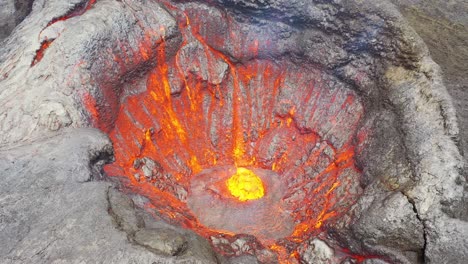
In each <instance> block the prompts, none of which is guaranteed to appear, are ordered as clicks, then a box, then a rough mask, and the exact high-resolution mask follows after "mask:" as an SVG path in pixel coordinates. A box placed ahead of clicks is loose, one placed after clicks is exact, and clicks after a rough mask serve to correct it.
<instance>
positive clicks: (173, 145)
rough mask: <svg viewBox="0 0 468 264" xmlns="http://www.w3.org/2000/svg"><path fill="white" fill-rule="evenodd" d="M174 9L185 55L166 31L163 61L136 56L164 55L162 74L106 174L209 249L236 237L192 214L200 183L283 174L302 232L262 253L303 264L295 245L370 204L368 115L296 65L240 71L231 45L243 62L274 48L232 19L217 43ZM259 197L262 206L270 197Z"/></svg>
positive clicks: (93, 111)
mask: <svg viewBox="0 0 468 264" xmlns="http://www.w3.org/2000/svg"><path fill="white" fill-rule="evenodd" d="M167 7H168V9H169V10H172V11H173V12H174V13H175V15H176V16H177V17H179V18H183V19H179V21H180V22H179V23H180V24H179V28H180V30H181V32H182V36H183V43H182V46H181V47H180V49H179V51H178V52H177V54H176V55H175V56H173V57H169V56H167V54H166V41H165V39H164V29H158V30H159V33H160V34H162V36H161V40H160V41H161V44H160V45H159V47H158V49H157V50H151V49H149V48H148V47H151V45H148V44H147V43H141V44H140V45H139V47H137V48H136V49H137V50H136V52H135V54H140V55H141V56H142V57H144V58H150V57H152V56H153V55H154V57H155V58H156V62H157V63H156V66H155V67H154V68H153V69H152V70H151V72H150V73H149V75H148V77H147V80H146V90H144V91H142V92H139V93H135V94H131V95H128V96H127V97H126V98H125V99H124V100H123V101H122V102H121V105H120V109H119V111H118V112H119V113H118V116H117V118H116V120H115V124H113V126H112V128H110V129H108V130H105V131H107V132H108V133H109V136H110V138H111V140H112V142H113V144H114V149H115V160H116V161H115V163H113V164H111V165H107V166H106V167H105V171H106V172H107V174H108V175H110V176H116V177H123V179H124V180H123V181H122V182H123V183H124V185H125V186H126V188H128V190H129V191H130V192H133V193H138V194H141V195H143V196H145V197H147V198H148V199H149V201H150V202H149V203H147V205H146V206H147V209H148V210H149V211H152V212H154V213H155V217H161V218H163V219H165V220H166V221H170V222H171V223H174V224H179V225H181V226H183V227H186V228H190V229H193V230H194V231H196V232H198V233H199V234H201V235H203V236H205V237H207V238H210V237H213V236H218V235H222V236H229V237H234V236H235V234H227V233H226V234H220V232H219V230H214V229H210V228H207V227H205V226H203V225H202V224H200V222H199V221H198V219H197V218H196V217H195V216H194V215H193V213H192V212H191V211H190V210H189V208H188V207H187V204H186V201H187V195H188V191H189V186H190V180H191V179H192V177H193V176H194V175H196V174H197V173H199V172H200V171H202V170H204V169H208V168H212V167H216V166H236V167H257V168H261V169H265V170H271V171H274V172H275V173H277V174H278V175H280V178H281V181H282V184H283V186H284V187H285V188H287V192H286V195H285V196H284V197H282V199H281V203H282V205H281V208H283V209H281V210H285V212H286V213H288V214H289V215H291V217H292V218H293V219H294V224H295V227H294V231H293V233H292V235H291V236H289V237H285V238H284V239H282V240H281V241H279V240H278V241H260V242H261V244H262V245H263V247H264V248H267V249H268V250H271V251H274V252H276V254H277V255H278V258H279V260H280V262H281V263H298V258H299V256H298V253H297V252H296V251H295V248H294V246H291V245H296V246H297V245H298V243H301V242H303V241H304V240H306V239H308V238H309V237H310V236H312V235H316V234H318V233H320V232H322V229H323V227H324V226H325V225H326V224H327V223H330V224H331V223H333V221H335V220H336V219H337V218H338V217H339V216H340V215H342V214H344V213H346V212H347V211H348V209H349V207H350V206H351V205H353V204H354V202H355V201H356V199H357V197H359V195H360V191H361V190H360V187H359V177H360V174H361V172H360V170H359V169H357V168H356V167H355V165H354V155H355V147H354V143H355V135H356V133H357V129H358V123H359V121H360V119H361V116H362V114H363V108H362V105H361V104H360V102H359V100H358V98H357V96H356V95H355V93H354V92H352V91H351V90H349V89H345V88H336V89H330V88H329V83H327V80H325V79H326V78H324V77H323V75H324V73H323V72H322V71H321V70H319V69H312V68H311V69H307V70H305V69H304V68H301V67H299V66H297V65H295V64H293V63H291V62H288V61H287V60H283V61H276V62H273V61H270V60H264V59H258V58H257V59H253V60H250V61H247V62H244V63H236V62H235V61H233V60H232V58H231V57H230V56H227V55H225V54H224V53H222V52H220V51H219V50H217V49H214V48H213V47H212V45H211V44H209V43H215V44H216V45H222V43H224V42H225V41H230V45H232V46H235V47H239V48H238V49H236V50H235V52H236V53H243V52H250V53H252V54H258V52H259V49H260V48H261V47H265V45H269V44H268V41H265V40H259V39H247V38H244V37H243V36H242V34H241V32H240V29H239V28H237V27H236V24H235V23H234V22H233V21H231V20H230V18H229V17H227V18H226V17H225V18H223V19H226V20H227V21H226V24H227V25H229V27H230V28H229V31H228V32H230V35H231V38H230V39H229V40H227V39H226V38H223V37H217V36H216V34H213V35H211V38H210V39H209V41H208V40H207V39H206V34H209V33H207V32H205V31H206V28H207V26H206V21H203V18H204V17H205V16H206V15H208V14H204V13H203V12H204V11H203V10H197V9H193V10H192V9H190V8H189V7H187V8H186V9H185V10H179V9H177V8H175V7H173V6H170V5H168V4H167ZM233 43H234V44H233ZM227 44H228V43H227ZM123 53H124V52H122V54H116V55H115V58H116V60H125V55H123ZM140 55H139V56H140ZM84 101H85V103H86V106H87V108H88V110H89V112H90V115H91V116H92V117H93V119H95V120H96V123H97V124H99V120H100V115H102V113H100V112H99V109H98V108H96V105H95V104H96V103H95V101H94V99H93V98H92V96H91V95H89V94H86V95H85V98H84ZM101 119H102V118H101ZM360 137H365V134H364V133H361V134H360ZM337 138H338V139H337ZM359 140H364V139H363V138H359ZM241 182H242V181H241ZM244 183H246V181H245V179H244ZM249 184H250V183H249ZM250 187H251V186H250ZM250 187H248V188H244V187H242V188H241V189H243V190H244V191H245V190H246V189H248V190H255V192H256V191H258V190H260V187H258V182H257V185H256V187H255V188H253V187H252V188H250ZM262 190H263V189H262ZM267 191H268V190H267ZM259 193H261V191H259ZM231 194H233V195H234V196H236V197H238V198H239V199H240V200H241V201H242V200H243V199H245V200H249V199H250V198H249V197H250V196H248V195H247V196H241V197H244V198H241V197H239V196H237V195H236V194H234V193H233V192H232V191H231ZM257 195H258V196H255V197H256V198H254V199H258V198H260V197H262V196H263V194H262V195H259V194H257ZM246 197H247V198H246ZM278 208H280V207H278ZM227 217H229V216H227ZM252 217H255V216H252ZM258 228H269V227H258ZM285 244H288V245H289V246H287V247H286V246H285ZM215 248H216V245H215ZM220 251H222V250H220ZM223 253H225V252H223ZM226 254H228V253H226Z"/></svg>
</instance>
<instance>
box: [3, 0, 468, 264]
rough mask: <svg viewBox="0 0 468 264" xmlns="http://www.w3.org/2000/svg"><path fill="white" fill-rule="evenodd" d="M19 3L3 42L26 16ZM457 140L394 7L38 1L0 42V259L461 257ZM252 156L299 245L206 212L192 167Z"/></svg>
mask: <svg viewBox="0 0 468 264" xmlns="http://www.w3.org/2000/svg"><path fill="white" fill-rule="evenodd" d="M396 2H398V3H400V4H401V2H402V1H396ZM12 3H13V1H4V2H2V4H1V5H0V6H1V7H2V11H1V12H6V13H8V14H13V16H14V17H15V22H14V23H13V22H7V23H5V20H4V17H5V16H3V15H2V17H1V20H0V27H2V26H3V28H6V29H7V30H5V31H4V32H6V33H3V34H4V35H7V34H9V32H10V31H11V29H12V27H14V26H15V25H16V24H17V23H19V21H20V20H21V19H22V17H24V16H25V15H26V14H27V13H28V12H29V11H28V8H25V9H22V8H17V7H13V4H12ZM16 3H20V2H18V1H16ZM21 3H23V2H21ZM27 6H30V5H27ZM3 7H6V8H5V9H4V8H3ZM13 10H15V11H13ZM21 10H26V11H21ZM15 12H17V13H15ZM20 13H21V14H20ZM8 17H11V15H8ZM423 36H426V39H430V38H428V35H427V34H423ZM0 37H1V36H0ZM431 46H434V45H431ZM169 68H170V69H169ZM459 109H464V108H463V107H461V108H459ZM239 113H241V114H239ZM462 124H464V122H462ZM83 127H95V128H98V129H100V130H101V131H102V132H104V133H105V134H107V135H108V136H109V137H110V140H111V141H112V144H111V141H109V139H108V138H107V137H106V136H105V135H104V134H102V133H100V132H97V131H96V130H92V129H83ZM459 142H460V139H459V128H458V122H457V117H456V113H455V108H454V106H453V101H452V99H451V97H450V96H449V94H448V92H447V90H446V87H445V86H444V82H443V78H442V74H441V70H440V68H439V66H438V65H437V64H435V63H434V61H433V60H432V58H431V57H430V54H429V50H428V49H427V46H426V45H425V44H424V42H423V40H422V39H421V38H420V37H419V36H418V35H417V34H416V32H415V31H414V30H413V29H412V28H411V27H410V26H409V24H408V23H407V22H406V21H405V20H404V18H403V17H402V16H401V14H400V13H399V12H398V11H397V10H396V9H395V8H394V6H393V5H391V4H390V3H388V2H387V1H383V0H373V1H370V0H364V1H339V0H336V1H322V0H312V1H303V0H297V1H285V0H271V1H245V0H217V1H201V0H200V1H161V2H157V1H136V0H125V1H111V0H100V1H93V0H89V1H88V0H67V1H63V0H60V1H59V0H54V1H44V0H37V1H35V3H34V5H32V10H31V12H30V14H29V15H28V16H27V17H26V18H25V19H24V20H23V21H22V22H21V23H20V24H19V25H18V26H17V27H16V28H15V29H14V30H13V31H12V34H11V35H10V36H9V37H8V38H6V39H5V40H4V41H3V42H2V45H1V47H0V176H1V177H0V178H2V184H1V185H0V208H1V211H0V241H1V242H0V257H1V258H2V259H4V260H5V262H6V263H49V262H67V263H79V262H83V261H85V262H112V263H121V262H125V263H126V262H132V261H134V262H141V263H152V262H155V263H180V262H182V263H217V262H218V261H219V260H224V259H226V261H229V259H231V261H232V262H235V261H238V262H240V263H242V262H243V261H244V262H245V261H254V260H253V259H254V258H255V259H256V260H255V261H258V262H260V263H262V262H263V263H272V262H275V261H276V258H278V259H279V261H283V262H285V261H288V260H291V261H299V259H301V260H302V262H304V263H320V262H327V261H330V259H334V260H336V259H337V258H338V259H339V258H341V259H342V260H345V259H348V260H349V262H351V263H352V262H353V261H354V260H356V261H357V260H358V259H361V260H362V259H364V263H385V262H394V263H421V262H425V263H465V262H466V260H467V259H468V248H467V245H468V241H467V239H468V222H467V220H468V217H467V216H468V214H467V213H466V189H467V187H466V178H465V175H464V173H465V171H464V160H463V158H462V155H461V148H460V144H459ZM239 146H241V147H239ZM236 147H239V148H236ZM239 157H240V158H239ZM113 161H115V162H114V163H113V164H112V165H106V170H105V171H103V168H102V167H103V165H104V164H106V163H111V162H113ZM238 161H241V162H243V163H246V164H249V165H250V164H253V165H255V166H258V167H260V168H262V169H268V170H272V171H275V173H277V174H278V175H279V177H280V178H281V180H282V181H283V183H284V184H283V185H284V186H283V187H284V188H285V189H287V191H286V192H285V193H286V194H285V195H284V197H281V199H280V200H281V201H280V202H281V205H282V206H283V205H284V208H285V209H284V210H283V207H281V212H283V211H284V212H286V213H289V214H290V215H291V216H292V217H293V218H294V220H295V222H294V224H295V229H294V232H288V234H287V235H289V234H290V233H291V235H290V236H289V237H285V238H284V237H283V236H281V238H284V239H277V238H276V237H275V236H272V237H273V238H274V239H272V240H275V239H276V240H275V241H266V242H265V243H264V244H265V245H261V243H260V242H258V241H257V240H256V239H255V238H252V239H251V240H248V242H249V243H250V244H248V245H247V244H245V243H243V241H247V240H242V238H239V237H237V235H239V234H227V233H226V234H224V233H222V232H221V233H220V232H218V231H219V230H218V231H217V230H207V228H206V227H204V226H203V225H202V224H200V222H199V221H198V219H197V218H196V217H195V216H194V215H193V214H191V212H190V210H189V209H188V208H187V197H188V196H189V193H188V190H189V187H190V186H189V185H190V180H191V179H192V178H193V175H196V174H197V173H198V172H200V171H202V169H207V167H208V169H209V168H212V167H213V166H214V165H215V164H216V165H230V166H234V164H235V165H239V164H238ZM104 180H106V181H104ZM107 180H109V181H107ZM213 199H214V198H213ZM220 204H223V203H222V199H221V202H220ZM252 215H254V214H252ZM218 216H219V217H220V219H221V220H220V221H222V219H223V217H230V216H229V215H228V216H223V215H218ZM246 217H247V216H246ZM290 222H292V221H290ZM181 226H182V227H185V228H191V229H193V231H191V230H186V229H183V228H181ZM263 228H269V227H263ZM195 232H198V233H199V234H201V235H203V236H204V237H205V238H215V239H218V240H219V241H222V242H223V243H221V242H220V243H213V246H214V250H216V251H217V253H215V252H214V251H213V248H212V247H211V246H210V244H209V243H208V241H207V240H206V239H205V238H202V237H201V236H199V235H197V234H195ZM213 233H214V234H213ZM242 235H246V236H252V234H242ZM318 237H320V240H319V238H318ZM215 239H211V242H213V241H214V240H215ZM235 241H237V242H235ZM308 241H311V242H310V243H309V242H308ZM224 242H225V243H224ZM298 249H303V250H302V251H300V252H299V251H298ZM243 250H244V251H245V252H244V251H243ZM243 253H248V254H252V255H255V257H252V258H250V257H240V258H238V259H237V260H236V259H235V258H229V257H234V256H236V257H237V255H240V254H243ZM217 254H225V255H228V256H229V257H218V256H217ZM341 259H340V260H341ZM350 259H353V260H350ZM337 261H338V260H337Z"/></svg>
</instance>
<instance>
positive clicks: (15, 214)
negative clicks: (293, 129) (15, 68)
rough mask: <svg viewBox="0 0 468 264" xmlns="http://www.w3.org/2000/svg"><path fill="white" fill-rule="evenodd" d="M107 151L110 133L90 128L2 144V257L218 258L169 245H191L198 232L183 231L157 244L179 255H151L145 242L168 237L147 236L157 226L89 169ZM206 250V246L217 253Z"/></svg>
mask: <svg viewBox="0 0 468 264" xmlns="http://www.w3.org/2000/svg"><path fill="white" fill-rule="evenodd" d="M64 153H68V155H64ZM110 155H111V145H110V143H109V141H108V139H107V138H106V137H105V136H104V135H103V134H101V133H100V132H98V131H97V130H91V129H78V130H74V131H69V132H66V133H61V134H59V135H58V136H56V137H53V138H49V139H45V140H43V141H42V142H41V143H35V144H32V145H28V146H21V147H18V148H14V149H9V150H2V151H1V152H0V176H1V178H2V185H1V186H0V188H1V192H0V193H1V194H0V208H1V211H0V220H1V225H0V241H1V242H0V258H1V259H2V263H83V262H86V263H200V264H201V263H203V264H204V263H216V260H215V258H213V257H211V259H207V258H203V257H200V256H201V255H200V254H198V255H197V256H195V255H194V254H192V255H185V254H184V252H183V251H179V250H177V251H173V250H174V248H177V249H180V248H181V246H183V249H184V250H185V251H187V252H188V251H190V250H193V249H190V248H187V245H186V243H185V242H184V241H185V240H193V239H198V238H196V237H195V235H193V234H192V235H188V234H187V233H183V232H185V231H179V235H178V236H171V237H170V238H169V239H168V240H169V241H172V242H174V243H173V244H167V245H166V247H165V248H164V249H163V250H161V249H160V248H158V249H160V250H161V251H164V250H167V251H168V253H170V254H171V255H175V253H177V255H178V256H177V258H174V257H172V258H165V257H163V256H161V255H155V254H154V253H152V252H151V251H150V250H147V249H146V248H145V247H152V246H153V244H154V243H167V241H166V240H165V239H163V238H161V237H159V238H160V239H159V240H157V239H156V238H157V237H158V236H157V235H155V237H148V236H147V235H148V234H154V229H145V227H144V225H145V223H144V222H143V220H142V219H140V220H138V218H137V217H136V216H135V215H136V212H135V208H134V206H133V202H132V201H131V200H130V199H129V198H128V197H127V196H123V195H121V194H119V193H118V192H116V191H115V190H113V189H112V188H111V186H110V183H107V182H96V181H93V179H96V178H100V175H96V173H95V172H93V171H99V170H94V169H93V167H94V166H97V164H99V163H100V162H101V161H108V160H107V159H108V158H110ZM117 196H120V198H116V197H117ZM115 202H117V204H115ZM108 211H110V212H111V213H110V214H109V213H108ZM153 222H154V220H153ZM155 224H158V223H156V222H155V223H153V225H155ZM119 229H120V230H119ZM134 232H137V235H136V236H135V239H133V235H134V234H133V233H134ZM165 232H166V233H165V234H168V233H167V232H168V231H165ZM173 232H176V231H173ZM158 234H160V233H158ZM183 234H184V235H183ZM142 237H145V239H142ZM152 239H156V240H154V241H152ZM142 240H143V241H142ZM164 241H166V242H164ZM181 244H182V245H181ZM144 246H145V247H144ZM197 250H199V249H197ZM207 250H208V251H207ZM209 250H210V249H209V248H206V249H205V252H208V254H212V256H214V255H213V253H212V252H211V253H210V251H209ZM205 254H206V253H205Z"/></svg>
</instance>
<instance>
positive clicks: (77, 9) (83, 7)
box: [31, 0, 97, 67]
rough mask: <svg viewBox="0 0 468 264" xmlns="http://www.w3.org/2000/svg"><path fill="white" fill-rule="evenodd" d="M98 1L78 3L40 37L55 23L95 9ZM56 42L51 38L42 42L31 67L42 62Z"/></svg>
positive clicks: (55, 20) (54, 20)
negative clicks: (94, 6) (47, 51)
mask: <svg viewBox="0 0 468 264" xmlns="http://www.w3.org/2000/svg"><path fill="white" fill-rule="evenodd" d="M96 1H97V0H88V1H87V2H86V4H84V3H83V2H81V3H78V4H77V5H75V6H74V7H73V8H72V9H70V10H69V11H68V12H67V13H66V14H65V15H63V16H60V17H57V18H53V19H52V20H51V21H49V23H47V25H46V26H45V27H44V28H43V29H42V30H41V32H40V33H39V36H41V34H42V32H43V31H44V30H45V29H46V28H48V27H49V26H51V25H53V24H55V23H57V22H59V21H65V20H67V19H70V18H72V17H76V16H81V15H83V14H84V13H85V12H86V11H88V10H89V9H91V8H92V7H93V5H94V4H95V3H96ZM54 40H55V38H50V39H48V38H46V39H45V40H43V41H42V42H41V46H40V48H39V49H38V50H36V55H35V56H34V58H33V61H32V62H31V67H33V66H34V65H36V64H37V63H38V62H40V61H41V60H42V58H43V57H44V54H45V52H46V50H47V49H48V48H49V47H50V45H51V44H52V42H54Z"/></svg>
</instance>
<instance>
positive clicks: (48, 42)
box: [31, 39, 55, 67]
mask: <svg viewBox="0 0 468 264" xmlns="http://www.w3.org/2000/svg"><path fill="white" fill-rule="evenodd" d="M54 40H55V39H46V40H44V41H42V43H41V46H40V48H39V49H38V50H37V51H36V55H35V56H34V58H33V61H32V62H31V67H33V66H34V65H36V64H37V63H38V62H40V61H41V60H42V58H43V57H44V53H45V51H46V50H47V49H48V48H49V47H50V45H52V42H54Z"/></svg>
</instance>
